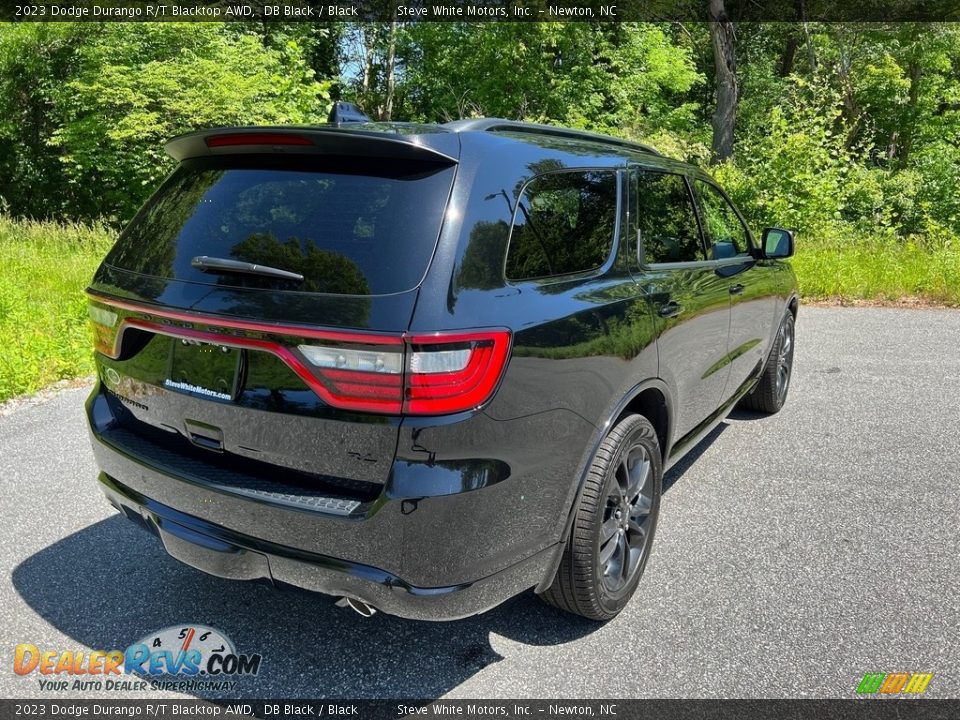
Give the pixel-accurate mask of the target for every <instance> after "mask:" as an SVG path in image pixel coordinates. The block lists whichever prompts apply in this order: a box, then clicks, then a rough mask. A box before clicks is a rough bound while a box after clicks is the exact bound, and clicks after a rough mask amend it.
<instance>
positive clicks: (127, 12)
mask: <svg viewBox="0 0 960 720" xmlns="http://www.w3.org/2000/svg"><path fill="white" fill-rule="evenodd" d="M2 5H3V7H2V9H0V20H7V21H9V20H13V21H23V22H51V21H52V22H62V21H77V20H79V21H90V22H105V21H106V22H163V21H181V22H182V21H199V22H230V21H254V20H255V21H259V22H331V21H357V22H365V21H393V20H397V21H400V22H497V21H500V22H545V21H550V22H634V21H637V22H639V21H650V22H656V21H691V22H700V21H707V20H709V19H710V17H709V13H708V11H709V2H708V0H603V1H601V0H410V1H409V2H403V1H399V0H326V1H324V2H320V1H318V0H166V1H165V0H151V1H149V2H148V1H145V0H36V1H35V2H23V3H21V2H18V1H17V0H12V1H10V0H6V1H5V2H3V3H2ZM724 8H725V13H726V15H727V17H728V18H729V19H731V20H733V21H735V22H759V21H762V22H771V21H776V22H935V21H960V0H725V2H724Z"/></svg>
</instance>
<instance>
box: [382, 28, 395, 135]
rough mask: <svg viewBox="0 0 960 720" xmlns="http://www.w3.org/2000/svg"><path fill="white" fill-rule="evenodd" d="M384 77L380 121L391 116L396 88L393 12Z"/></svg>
mask: <svg viewBox="0 0 960 720" xmlns="http://www.w3.org/2000/svg"><path fill="white" fill-rule="evenodd" d="M384 74H385V75H386V90H385V92H384V97H383V111H382V112H381V113H380V119H381V120H387V121H389V120H390V118H391V115H393V93H394V90H395V89H396V87H397V15H396V10H394V15H393V21H392V22H391V23H390V36H389V37H388V38H387V61H386V67H385V68H384Z"/></svg>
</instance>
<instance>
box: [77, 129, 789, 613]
mask: <svg viewBox="0 0 960 720" xmlns="http://www.w3.org/2000/svg"><path fill="white" fill-rule="evenodd" d="M167 151H168V152H169V153H170V155H172V156H173V157H174V158H175V159H176V160H177V161H179V165H178V167H177V169H176V170H175V171H174V172H173V174H172V175H171V176H170V177H169V178H168V179H167V180H166V181H165V182H164V183H163V185H162V186H161V187H160V188H159V189H158V190H157V191H156V193H155V194H154V195H153V196H152V197H151V199H150V200H149V201H148V202H147V203H146V205H145V206H144V207H143V209H142V210H141V211H140V212H139V213H138V214H137V215H136V217H135V218H134V219H133V220H132V221H131V222H130V224H129V225H128V226H127V227H126V229H125V230H124V231H123V233H122V234H121V235H120V237H119V239H118V241H117V243H116V245H115V247H114V248H113V249H112V250H111V251H110V253H109V254H108V255H107V257H106V259H105V260H104V261H103V264H102V265H101V266H100V268H99V269H98V271H97V272H96V275H95V277H94V279H93V281H92V284H91V286H90V288H89V290H88V292H89V298H90V306H89V307H90V316H91V319H92V322H93V325H94V330H95V342H96V359H97V366H98V377H99V379H98V382H97V384H96V387H95V388H94V390H93V392H92V394H91V396H90V398H89V400H88V402H87V414H88V417H89V424H90V428H91V431H92V438H93V446H94V450H95V454H96V459H97V462H98V464H99V467H100V469H101V471H102V472H101V474H100V476H99V483H100V486H101V487H102V489H103V491H104V492H105V493H106V495H107V498H108V499H109V500H110V502H111V503H112V504H113V505H114V506H116V508H117V509H119V510H120V512H122V513H123V514H124V515H125V516H127V517H128V518H130V519H131V520H134V521H136V522H137V523H139V524H141V525H143V526H144V527H145V528H147V529H148V530H150V531H152V532H153V533H154V534H155V535H158V536H159V538H160V539H161V540H162V542H163V545H164V547H165V549H166V551H167V552H168V553H169V554H170V555H172V556H174V557H176V558H178V559H179V560H181V561H183V562H185V563H187V564H188V565H192V566H193V567H195V568H199V569H201V570H203V571H205V572H207V573H210V574H212V575H217V576H220V577H225V578H234V579H248V580H255V579H264V580H267V581H268V582H271V583H274V584H276V585H278V586H282V585H292V586H297V587H301V588H307V589H311V590H315V591H319V592H321V593H327V594H330V595H334V596H338V597H340V598H341V599H342V600H344V601H348V602H349V604H351V605H352V606H353V607H354V608H355V609H359V610H360V611H362V612H364V613H367V614H369V613H370V612H372V611H373V609H376V608H379V609H381V610H383V611H385V612H388V613H392V614H396V615H400V616H404V617H410V618H422V619H454V618H460V617H465V616H469V615H472V614H476V613H479V612H483V611H485V610H487V609H489V608H491V607H493V606H495V605H497V604H499V603H501V602H502V601H504V600H505V599H507V598H509V597H511V596H513V595H516V594H518V593H520V592H523V591H525V590H528V589H530V588H535V591H536V592H537V593H538V594H540V596H541V597H542V598H544V599H545V600H546V601H547V602H549V603H552V604H554V605H557V606H559V607H561V608H563V609H565V610H568V611H570V612H573V613H578V614H580V615H583V616H586V617H588V618H593V619H597V620H604V619H608V618H611V617H613V616H614V615H616V614H617V613H618V612H620V610H621V609H622V608H623V607H624V606H625V604H626V603H627V601H628V600H629V599H630V597H631V595H632V594H633V593H634V590H635V588H636V587H637V584H638V582H639V580H640V577H641V575H642V573H643V571H644V567H645V565H646V563H647V560H648V558H649V557H650V552H651V543H652V541H653V537H654V531H655V529H656V524H657V515H658V511H659V508H660V496H661V479H662V477H663V473H664V471H665V470H666V469H667V468H669V467H670V466H671V464H673V463H675V462H676V461H677V459H678V458H680V457H681V456H682V455H683V454H684V453H685V452H686V451H687V450H688V449H690V448H691V447H692V446H694V445H695V444H696V443H697V442H698V441H699V440H700V439H701V438H703V437H704V435H706V434H707V433H708V432H709V431H710V430H711V429H712V428H713V427H714V426H716V425H717V424H718V423H719V422H720V421H721V420H722V419H723V418H724V417H725V416H726V415H727V414H728V413H729V412H730V410H731V409H732V408H733V407H734V406H735V405H736V404H737V403H740V404H745V405H747V406H748V407H750V408H753V409H754V410H757V411H763V412H768V413H772V412H777V411H778V410H779V409H780V407H781V406H782V404H783V402H784V400H785V398H786V395H787V390H788V387H789V382H790V373H791V367H792V362H793V349H794V332H793V331H794V319H795V317H796V313H797V303H798V299H797V298H798V296H797V286H796V281H795V277H794V274H793V272H792V270H791V269H790V267H789V264H788V263H786V262H784V259H785V258H787V257H789V256H790V255H791V254H792V253H793V236H792V234H791V233H790V232H789V231H786V230H783V229H778V228H768V229H767V230H765V231H764V232H763V234H762V235H761V236H760V238H759V242H757V241H756V240H755V238H754V236H753V235H752V234H751V232H750V230H749V229H748V227H747V225H746V223H745V222H744V220H743V218H742V216H741V215H740V213H739V212H738V211H737V210H736V208H735V207H734V206H733V205H732V204H731V202H730V201H729V199H728V198H727V196H726V195H725V194H724V193H723V191H722V190H720V189H719V188H718V187H717V186H716V185H715V184H714V182H713V181H712V180H711V179H710V177H708V176H707V175H706V174H704V173H703V172H702V171H700V170H698V169H696V168H694V167H691V166H689V165H686V164H682V163H679V162H674V161H672V160H669V159H667V158H665V157H662V156H660V155H659V154H658V153H657V152H656V151H654V150H653V149H651V148H649V147H647V146H644V145H640V144H635V143H629V142H625V141H622V140H617V139H614V138H610V137H604V136H600V135H593V134H588V133H583V132H578V131H572V130H564V129H559V128H553V127H547V126H537V125H529V124H523V123H514V122H508V121H502V120H491V119H486V120H469V121H458V122H454V123H450V124H446V125H414V124H397V123H392V124H374V123H363V122H361V123H354V124H349V125H348V124H343V125H329V126H311V127H270V128H266V127H256V128H253V127H251V128H219V129H215V130H209V131H205V132H198V133H194V134H190V135H186V136H181V137H178V138H175V139H174V140H172V141H170V142H169V143H168V145H167Z"/></svg>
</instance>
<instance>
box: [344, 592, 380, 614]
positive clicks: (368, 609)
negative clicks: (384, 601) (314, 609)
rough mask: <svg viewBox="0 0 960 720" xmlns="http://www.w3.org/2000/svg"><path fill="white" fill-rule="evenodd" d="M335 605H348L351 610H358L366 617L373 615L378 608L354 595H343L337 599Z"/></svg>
mask: <svg viewBox="0 0 960 720" xmlns="http://www.w3.org/2000/svg"><path fill="white" fill-rule="evenodd" d="M334 605H336V606H337V607H347V608H350V609H351V610H353V611H355V612H357V613H358V614H360V615H362V616H363V617H365V618H368V617H373V615H374V613H376V612H377V609H376V608H375V607H373V606H372V605H367V603H365V602H364V601H363V600H357V599H356V598H352V597H346V596H344V597H342V598H340V599H339V600H337V601H336V602H335V603H334Z"/></svg>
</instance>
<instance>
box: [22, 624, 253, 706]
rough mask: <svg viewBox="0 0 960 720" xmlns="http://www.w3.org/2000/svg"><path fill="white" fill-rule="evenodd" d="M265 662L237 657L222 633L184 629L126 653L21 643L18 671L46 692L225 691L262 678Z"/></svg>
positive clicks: (145, 640)
mask: <svg viewBox="0 0 960 720" xmlns="http://www.w3.org/2000/svg"><path fill="white" fill-rule="evenodd" d="M261 659H262V658H261V656H260V655H259V654H244V653H239V652H237V650H236V648H235V647H234V644H233V642H232V641H231V640H230V639H229V638H228V637H227V636H226V635H224V634H223V633H222V632H220V631H219V630H215V629H214V628H209V627H205V626H203V625H186V624H185V625H179V626H173V627H168V628H165V629H163V630H161V631H159V632H156V633H150V634H149V635H147V636H146V637H144V638H142V639H141V640H139V641H137V642H135V643H133V644H132V645H130V646H129V647H128V648H127V649H126V650H92V651H87V650H49V649H40V648H39V647H37V646H36V645H34V644H31V643H21V644H20V645H17V647H16V649H15V651H14V658H13V671H14V672H15V673H16V674H17V675H23V676H33V675H35V676H38V682H39V683H40V689H41V690H45V691H51V690H52V691H64V690H145V689H147V687H148V686H149V687H153V688H160V689H164V690H181V691H191V690H223V691H231V690H233V689H234V687H235V686H236V684H237V683H236V680H235V678H236V677H238V676H252V675H256V674H257V673H259V672H260V663H261Z"/></svg>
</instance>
